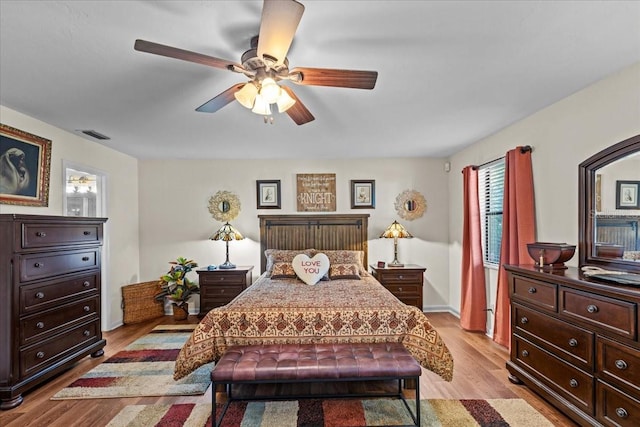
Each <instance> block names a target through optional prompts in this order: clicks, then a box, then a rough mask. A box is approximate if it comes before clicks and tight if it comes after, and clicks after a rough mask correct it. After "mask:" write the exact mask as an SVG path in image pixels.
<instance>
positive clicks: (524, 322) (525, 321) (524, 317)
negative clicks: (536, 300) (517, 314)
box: [520, 316, 529, 325]
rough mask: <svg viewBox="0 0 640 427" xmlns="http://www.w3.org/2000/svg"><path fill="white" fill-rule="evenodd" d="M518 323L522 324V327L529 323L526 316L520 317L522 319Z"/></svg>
mask: <svg viewBox="0 0 640 427" xmlns="http://www.w3.org/2000/svg"><path fill="white" fill-rule="evenodd" d="M520 323H522V324H523V325H526V324H527V323H529V319H527V316H522V319H520Z"/></svg>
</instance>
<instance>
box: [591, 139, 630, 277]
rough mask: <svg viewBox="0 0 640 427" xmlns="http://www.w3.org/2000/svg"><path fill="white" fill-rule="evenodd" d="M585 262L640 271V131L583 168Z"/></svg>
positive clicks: (603, 266) (599, 155) (605, 151)
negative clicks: (639, 133)
mask: <svg viewBox="0 0 640 427" xmlns="http://www.w3.org/2000/svg"><path fill="white" fill-rule="evenodd" d="M579 226H580V229H579V234H580V235H579V255H580V266H583V265H595V266H599V267H602V268H605V269H609V270H623V271H634V272H640V135H636V136H634V137H632V138H629V139H627V140H625V141H622V142H620V143H618V144H615V145H613V146H611V147H609V148H607V149H605V150H603V151H601V152H599V153H597V154H595V155H594V156H592V157H590V158H589V159H587V160H585V161H584V162H582V163H581V164H580V167H579Z"/></svg>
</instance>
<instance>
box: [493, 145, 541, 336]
mask: <svg viewBox="0 0 640 427" xmlns="http://www.w3.org/2000/svg"><path fill="white" fill-rule="evenodd" d="M535 236H536V223H535V206H534V197H533V168H532V166H531V148H530V147H516V149H515V150H510V151H508V152H507V155H506V156H505V170H504V200H503V208H502V242H501V244H500V271H499V273H498V292H497V296H496V312H495V324H494V327H493V340H494V341H495V342H497V343H498V344H500V345H503V346H505V347H509V346H510V343H511V307H510V305H509V282H508V280H507V272H506V270H505V269H504V266H505V264H520V263H525V262H527V261H530V258H529V255H528V252H527V243H532V242H535Z"/></svg>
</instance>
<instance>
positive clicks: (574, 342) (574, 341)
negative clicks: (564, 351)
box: [569, 338, 578, 347]
mask: <svg viewBox="0 0 640 427" xmlns="http://www.w3.org/2000/svg"><path fill="white" fill-rule="evenodd" d="M577 346H578V340H577V339H575V338H571V339H570V340H569V347H577Z"/></svg>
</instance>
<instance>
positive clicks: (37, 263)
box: [33, 262, 44, 268]
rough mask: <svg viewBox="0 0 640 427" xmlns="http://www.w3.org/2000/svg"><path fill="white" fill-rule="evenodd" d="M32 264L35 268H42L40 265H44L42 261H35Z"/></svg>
mask: <svg viewBox="0 0 640 427" xmlns="http://www.w3.org/2000/svg"><path fill="white" fill-rule="evenodd" d="M33 266H34V267H35V268H42V267H44V262H36V263H35V264H33Z"/></svg>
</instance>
